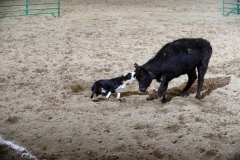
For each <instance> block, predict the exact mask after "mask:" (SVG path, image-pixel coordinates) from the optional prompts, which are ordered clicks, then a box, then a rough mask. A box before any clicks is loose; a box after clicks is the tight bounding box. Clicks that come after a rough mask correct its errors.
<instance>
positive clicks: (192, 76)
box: [180, 69, 197, 97]
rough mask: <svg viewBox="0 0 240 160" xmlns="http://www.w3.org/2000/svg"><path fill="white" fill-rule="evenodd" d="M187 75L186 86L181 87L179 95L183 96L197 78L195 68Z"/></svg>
mask: <svg viewBox="0 0 240 160" xmlns="http://www.w3.org/2000/svg"><path fill="white" fill-rule="evenodd" d="M187 75H188V83H187V85H186V87H185V88H184V89H183V91H182V93H181V94H180V96H181V97H184V96H185V95H186V93H187V91H188V90H189V88H190V87H191V86H192V84H193V83H194V82H195V80H196V79H197V74H196V71H195V69H194V71H193V72H190V73H188V74H187Z"/></svg>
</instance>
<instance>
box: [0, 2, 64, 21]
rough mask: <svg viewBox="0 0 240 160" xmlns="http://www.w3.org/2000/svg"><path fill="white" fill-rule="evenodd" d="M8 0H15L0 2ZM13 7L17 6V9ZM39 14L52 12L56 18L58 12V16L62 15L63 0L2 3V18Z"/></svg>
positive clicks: (0, 7)
mask: <svg viewBox="0 0 240 160" xmlns="http://www.w3.org/2000/svg"><path fill="white" fill-rule="evenodd" d="M8 1H11V2H13V1H14V0H0V2H4V3H7V2H8ZM34 6H35V7H36V6H39V8H33V7H34ZM49 6H51V7H49ZM41 7H43V8H41ZM6 8H7V9H6ZM9 8H10V9H9ZM11 8H17V9H11ZM36 11H43V12H36ZM17 13H18V14H17ZM39 14H51V15H53V16H54V17H55V18H56V16H55V14H57V17H60V15H61V0H57V2H39V3H29V0H25V4H8V5H7V4H5V5H1V4H0V18H4V17H14V16H30V15H39Z"/></svg>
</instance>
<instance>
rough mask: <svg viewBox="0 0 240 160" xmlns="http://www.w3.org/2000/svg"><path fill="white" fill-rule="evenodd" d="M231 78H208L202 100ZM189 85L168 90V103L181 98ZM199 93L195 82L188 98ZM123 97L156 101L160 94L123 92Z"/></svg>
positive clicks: (154, 92)
mask: <svg viewBox="0 0 240 160" xmlns="http://www.w3.org/2000/svg"><path fill="white" fill-rule="evenodd" d="M230 80H231V78H230V77H216V78H206V79H205V80H204V83H203V87H202V90H201V97H200V98H201V99H202V98H204V97H205V96H207V95H209V94H210V93H211V92H212V91H213V90H215V89H217V88H221V87H224V86H226V85H228V84H229V82H230ZM186 85H187V82H185V83H183V84H181V85H180V86H178V87H173V88H170V89H168V90H167V93H166V95H167V97H168V98H167V102H169V101H171V99H172V98H173V97H176V96H179V95H180V93H181V92H182V90H183V88H184V87H185V86H186ZM196 93H197V80H196V81H195V82H194V84H193V85H192V87H191V88H190V89H189V90H188V92H187V94H186V96H188V95H190V94H196ZM121 95H122V96H123V97H124V96H130V95H149V97H147V100H154V99H157V98H158V93H157V89H156V90H153V91H152V92H144V93H141V92H137V91H128V92H123V93H122V94H121Z"/></svg>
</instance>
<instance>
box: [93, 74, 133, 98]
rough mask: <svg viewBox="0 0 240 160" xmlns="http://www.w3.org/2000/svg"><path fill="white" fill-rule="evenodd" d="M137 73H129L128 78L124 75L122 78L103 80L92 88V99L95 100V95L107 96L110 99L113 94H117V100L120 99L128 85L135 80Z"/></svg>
mask: <svg viewBox="0 0 240 160" xmlns="http://www.w3.org/2000/svg"><path fill="white" fill-rule="evenodd" d="M134 75H135V72H129V73H128V74H127V75H126V76H124V75H122V76H120V77H116V78H112V79H101V80H98V81H96V82H95V83H94V84H93V86H92V88H91V89H92V95H91V97H90V98H91V99H92V98H93V96H94V94H96V97H97V96H98V95H103V96H106V98H109V97H110V95H111V94H112V93H115V92H116V93H117V99H119V98H120V93H121V92H122V90H123V89H124V88H125V86H126V84H129V83H131V82H132V81H133V80H135V78H134Z"/></svg>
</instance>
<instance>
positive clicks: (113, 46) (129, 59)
mask: <svg viewBox="0 0 240 160" xmlns="http://www.w3.org/2000/svg"><path fill="white" fill-rule="evenodd" d="M239 26H240V16H239V15H230V16H228V17H223V16H222V15H221V2H220V1H216V0H214V1H210V0H199V1H195V0H185V1H174V0H164V1H159V0H151V1H150V2H149V1H147V0H137V1H135V0H111V1H110V0H102V1H101V2H100V1H98V0H88V1H87V2H84V1H83V0H82V1H80V0H79V1H77V0H75V1H74V0H72V1H70V0H68V1H67V0H66V1H64V2H63V3H62V16H61V17H60V18H54V17H53V16H51V15H40V16H31V17H14V18H4V19H0V39H1V40H0V135H1V136H2V137H3V138H4V139H6V140H8V141H12V142H14V143H16V144H18V145H21V146H23V147H25V148H27V149H28V150H29V152H31V153H32V154H33V155H35V156H36V157H38V159H46V160H87V159H89V160H90V159H98V160H113V159H120V160H140V159H146V160H147V159H149V160H155V159H166V160H194V159H201V160H216V159H218V160H239V159H240V28H239ZM183 37H189V38H190V37H193V38H205V39H208V40H209V41H210V42H211V45H212V47H213V54H212V57H211V60H210V63H209V68H208V71H207V74H206V76H205V83H204V87H203V89H202V99H201V100H196V99H195V95H196V83H195V84H194V85H193V86H192V88H191V89H190V91H189V92H188V94H187V96H186V97H178V96H177V95H178V94H180V92H181V89H183V87H184V85H186V81H187V76H186V75H183V76H181V77H179V78H176V79H174V80H173V81H171V82H170V84H169V88H168V91H167V95H168V102H167V103H164V104H162V103H161V102H159V101H158V100H157V99H156V98H157V96H156V90H157V89H158V87H159V83H157V82H155V81H154V82H153V83H152V84H151V86H150V87H149V88H148V90H147V92H145V93H141V92H139V91H138V83H137V81H135V82H133V83H131V84H130V85H128V86H127V87H126V88H125V89H124V91H123V93H122V94H121V99H120V100H116V95H115V94H113V95H112V96H111V97H110V99H109V100H104V99H102V100H100V101H99V102H93V101H92V100H91V99H90V95H91V92H90V88H91V85H92V84H93V83H94V81H96V80H98V79H105V78H113V77H117V76H119V75H122V74H127V73H128V72H129V71H132V70H134V66H133V64H134V63H135V62H137V63H138V64H140V65H141V64H144V63H145V62H147V61H148V60H149V59H150V58H152V57H153V56H154V55H155V54H156V52H157V51H158V50H159V49H160V48H161V47H162V46H163V45H164V44H166V43H168V42H170V41H173V40H175V39H178V38H183ZM0 159H5V160H8V159H11V160H12V159H27V160H28V159H32V158H30V157H26V156H25V157H20V154H16V153H13V151H11V150H9V149H7V148H6V146H5V145H0Z"/></svg>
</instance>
